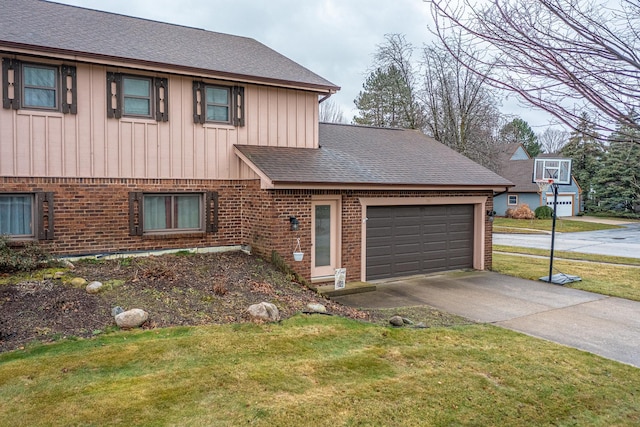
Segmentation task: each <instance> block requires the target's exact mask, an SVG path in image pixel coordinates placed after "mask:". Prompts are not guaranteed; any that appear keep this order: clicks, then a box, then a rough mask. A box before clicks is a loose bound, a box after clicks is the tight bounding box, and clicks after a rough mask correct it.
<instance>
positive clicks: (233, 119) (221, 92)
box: [193, 81, 244, 126]
mask: <svg viewBox="0 0 640 427" xmlns="http://www.w3.org/2000/svg"><path fill="white" fill-rule="evenodd" d="M193 121H194V122H195V123H221V124H230V125H232V126H244V88H243V87H240V86H218V85H208V84H205V83H204V82H199V81H194V82H193Z"/></svg>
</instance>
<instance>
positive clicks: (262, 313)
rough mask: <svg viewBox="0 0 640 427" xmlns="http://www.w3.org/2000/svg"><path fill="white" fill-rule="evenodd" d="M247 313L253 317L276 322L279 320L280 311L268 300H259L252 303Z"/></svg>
mask: <svg viewBox="0 0 640 427" xmlns="http://www.w3.org/2000/svg"><path fill="white" fill-rule="evenodd" d="M247 313H249V316H251V317H252V318H254V319H260V320H265V321H267V322H277V321H278V320H280V312H279V311H278V307H276V306H275V305H274V304H271V303H270V302H261V303H260V304H253V305H251V306H249V308H248V309H247Z"/></svg>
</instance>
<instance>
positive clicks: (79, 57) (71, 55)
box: [0, 40, 340, 94]
mask: <svg viewBox="0 0 640 427" xmlns="http://www.w3.org/2000/svg"><path fill="white" fill-rule="evenodd" d="M5 48H8V49H11V50H13V51H15V50H19V51H21V52H17V53H22V54H25V55H42V53H45V54H53V55H57V56H66V57H67V58H65V59H68V60H71V61H77V62H91V63H100V64H103V65H113V64H112V62H122V63H123V66H131V65H132V64H135V65H138V66H141V67H142V68H149V69H151V70H154V71H157V68H158V67H164V68H168V69H171V70H175V71H176V73H177V74H186V75H198V76H203V75H204V76H207V77H209V78H219V79H222V80H233V81H241V82H245V83H256V84H264V85H269V86H279V87H287V88H293V89H303V90H309V91H314V92H319V93H330V94H333V93H336V92H337V91H338V90H340V86H335V85H321V84H316V83H307V82H299V81H292V80H282V79H274V78H269V77H261V76H252V75H247V74H241V73H230V72H226V71H217V70H209V69H203V68H197V67H189V66H186V65H176V64H168V63H162V62H155V61H147V60H143V59H137V58H126V57H118V56H111V55H104V54H100V53H93V52H81V51H74V50H69V49H60V48H54V47H49V46H37V45H29V44H23V43H16V42H8V41H4V40H0V49H5ZM11 53H12V54H15V53H16V52H11Z"/></svg>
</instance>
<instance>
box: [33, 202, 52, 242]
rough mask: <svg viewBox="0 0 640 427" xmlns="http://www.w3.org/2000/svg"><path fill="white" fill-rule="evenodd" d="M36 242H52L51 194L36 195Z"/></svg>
mask: <svg viewBox="0 0 640 427" xmlns="http://www.w3.org/2000/svg"><path fill="white" fill-rule="evenodd" d="M36 206H37V215H38V240H53V237H54V235H53V193H52V192H38V193H36Z"/></svg>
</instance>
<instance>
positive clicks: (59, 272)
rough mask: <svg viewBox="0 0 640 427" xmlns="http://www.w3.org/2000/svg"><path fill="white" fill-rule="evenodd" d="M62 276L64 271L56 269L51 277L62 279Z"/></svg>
mask: <svg viewBox="0 0 640 427" xmlns="http://www.w3.org/2000/svg"><path fill="white" fill-rule="evenodd" d="M62 276H64V271H56V272H55V273H53V278H54V279H56V280H60V279H62Z"/></svg>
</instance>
